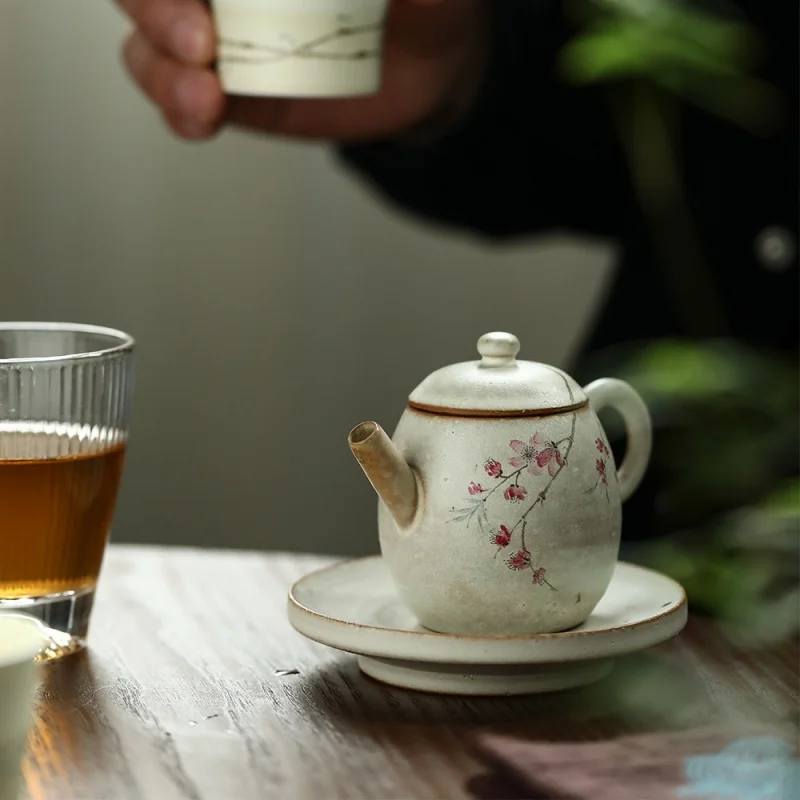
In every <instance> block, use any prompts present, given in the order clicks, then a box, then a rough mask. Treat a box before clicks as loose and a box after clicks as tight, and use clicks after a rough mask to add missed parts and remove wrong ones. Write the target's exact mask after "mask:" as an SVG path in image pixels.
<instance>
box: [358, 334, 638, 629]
mask: <svg viewBox="0 0 800 800" xmlns="http://www.w3.org/2000/svg"><path fill="white" fill-rule="evenodd" d="M519 350H520V343H519V340H518V339H517V338H516V336H513V335H512V334H509V333H499V332H497V333H487V334H486V335H484V336H482V337H481V338H480V340H479V341H478V352H479V353H480V355H481V359H480V360H479V361H469V362H464V363H459V364H452V365H450V366H447V367H443V368H442V369H439V370H437V371H436V372H433V373H432V374H431V375H429V376H428V377H427V378H426V379H425V380H424V381H422V383H421V384H420V385H419V386H418V387H417V388H416V389H414V391H413V392H412V393H411V395H410V397H409V403H408V407H407V408H406V410H405V411H404V412H403V415H402V417H401V419H400V422H399V424H398V426H397V429H396V431H395V433H394V436H393V437H392V438H391V439H390V438H389V436H387V434H386V433H385V432H384V431H383V429H382V428H381V427H380V426H379V425H378V424H377V423H375V422H364V423H362V424H361V425H358V426H356V427H355V428H354V429H353V430H352V431H351V432H350V436H349V444H350V448H351V449H352V451H353V454H354V455H355V457H356V459H357V460H358V461H359V463H360V464H361V467H362V468H363V470H364V472H365V473H366V475H367V477H368V478H369V480H370V482H371V483H372V485H373V487H374V488H375V490H376V492H377V493H378V495H379V497H380V502H379V508H378V532H379V537H380V545H381V552H382V554H383V558H384V560H385V562H386V565H387V567H388V569H389V572H390V574H391V575H392V578H393V580H394V582H395V584H396V587H397V591H398V594H399V595H400V598H401V599H402V600H403V602H404V603H405V604H406V605H407V606H408V607H409V608H410V609H411V610H412V611H413V612H414V614H415V615H416V617H417V619H418V620H419V622H420V624H421V625H423V626H424V627H426V628H428V629H430V630H433V631H437V632H440V633H456V634H477V635H481V634H483V635H501V634H537V633H553V632H557V631H564V630H568V629H570V628H573V627H575V626H576V625H580V624H581V623H582V622H584V621H585V620H586V619H587V618H588V617H589V615H590V614H591V612H592V610H593V609H594V607H595V606H596V605H597V603H598V602H599V600H600V598H601V597H602V596H603V594H604V593H605V591H606V589H607V588H608V585H609V583H610V581H611V577H612V574H613V571H614V567H615V565H616V563H617V558H618V556H619V546H620V536H621V528H622V503H623V501H624V500H626V499H627V498H628V497H630V495H631V494H633V492H634V491H635V490H636V488H637V486H638V485H639V483H640V481H641V479H642V477H643V475H644V473H645V470H646V468H647V465H648V462H649V459H650V452H651V447H652V429H651V422H650V415H649V413H648V411H647V407H646V406H645V404H644V402H643V401H642V399H641V397H640V396H639V395H638V394H637V393H636V392H635V391H634V389H633V388H631V386H629V385H628V384H627V383H625V382H623V381H620V380H616V379H613V378H603V379H600V380H597V381H595V382H593V383H591V384H589V385H588V386H586V387H584V388H581V387H580V386H579V385H578V384H577V383H576V382H575V381H574V380H573V379H572V378H571V377H570V376H569V375H567V374H566V373H565V372H563V371H562V370H560V369H557V368H555V367H551V366H548V365H546V364H540V363H537V362H533V361H523V360H518V359H517V357H516V356H517V353H518V352H519ZM608 406H610V407H613V408H616V409H617V411H618V412H619V413H620V415H621V416H622V419H623V421H624V423H625V427H626V431H627V437H628V444H627V451H626V453H625V456H624V459H623V462H622V464H621V465H620V466H619V468H617V466H616V465H615V463H614V458H613V456H612V454H611V450H610V448H609V446H608V441H607V437H606V434H605V431H604V430H603V427H602V425H601V423H600V420H599V419H598V417H597V413H598V412H599V411H600V409H601V408H604V407H608Z"/></svg>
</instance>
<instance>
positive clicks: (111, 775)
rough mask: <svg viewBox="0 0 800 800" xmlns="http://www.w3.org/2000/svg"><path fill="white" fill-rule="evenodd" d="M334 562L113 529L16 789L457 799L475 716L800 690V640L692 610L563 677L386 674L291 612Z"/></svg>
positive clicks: (664, 711)
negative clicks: (78, 644) (334, 645)
mask: <svg viewBox="0 0 800 800" xmlns="http://www.w3.org/2000/svg"><path fill="white" fill-rule="evenodd" d="M328 561H329V559H321V558H308V557H298V556H289V555H276V554H260V553H244V552H231V551H222V552H221V551H199V550H179V549H164V548H133V547H112V548H111V549H110V552H109V554H108V557H107V561H106V566H105V568H104V574H103V578H102V580H101V586H100V591H99V595H98V603H97V607H96V611H95V618H94V623H93V629H92V634H91V639H90V642H91V647H90V649H89V651H88V652H87V653H85V654H82V655H79V656H75V657H73V658H71V659H67V660H65V661H63V662H61V663H58V664H55V665H51V666H48V667H47V671H48V673H49V674H48V677H47V680H46V684H45V688H44V690H43V694H42V702H41V705H40V710H39V717H38V720H37V724H36V728H35V730H34V734H33V737H32V743H31V750H30V755H29V757H28V761H27V764H26V770H25V771H26V779H27V785H28V790H29V794H30V797H31V798H37V799H38V798H42V799H44V798H46V799H47V800H73V799H74V798H80V800H126V799H127V798H130V800H134V799H135V800H171V799H172V798H176V799H179V800H251V799H252V800H266V799H268V798H280V799H281V800H296V799H297V800H306V798H307V799H308V800H312V799H313V800H328V799H333V798H348V800H354V799H356V798H369V800H376V799H377V798H415V799H419V800H421V799H423V798H448V800H449V799H450V798H467V797H474V796H476V793H477V796H480V789H479V787H480V780H481V778H480V776H481V773H482V772H484V768H483V766H482V765H481V764H480V763H478V762H477V761H476V760H475V759H474V758H473V756H472V755H471V750H470V742H471V739H470V737H471V736H472V735H473V733H474V732H475V731H476V730H493V731H503V732H509V733H520V734H525V735H527V736H529V737H539V738H547V739H557V740H587V739H595V738H597V739H600V738H606V737H610V736H614V735H616V734H620V733H628V732H632V731H636V730H642V731H645V730H655V729H661V728H664V727H665V726H670V727H676V726H677V727H681V726H687V727H688V726H694V725H702V724H705V723H710V722H718V721H722V720H726V719H734V720H738V719H742V720H744V719H747V718H753V717H755V718H758V719H762V720H764V721H770V720H773V719H779V718H785V717H786V715H787V714H792V713H796V711H797V708H798V696H797V683H798V674H797V664H798V647H797V643H795V642H793V643H790V644H787V645H785V646H783V647H781V648H773V649H771V650H760V651H758V652H746V651H744V650H737V649H734V648H733V647H732V646H731V645H730V644H729V643H728V642H727V641H726V640H725V639H724V638H723V637H722V636H721V635H720V634H719V633H718V632H717V631H716V630H715V628H714V627H713V626H712V625H710V624H707V623H705V622H704V621H703V620H700V619H693V620H692V621H691V622H690V625H689V627H688V628H687V631H686V632H685V633H684V634H683V635H682V636H681V637H679V638H678V639H677V640H675V641H673V642H671V643H669V644H667V645H665V646H662V647H661V648H658V649H657V650H655V651H652V652H651V653H649V654H647V655H645V656H643V657H630V658H628V659H623V660H622V661H621V662H619V663H618V665H617V668H616V669H615V672H614V674H612V676H611V677H610V678H609V679H607V681H606V682H604V683H603V684H598V685H596V686H595V687H588V688H587V689H584V690H579V691H576V692H567V693H563V694H559V695H549V696H538V697H530V698H510V699H461V698H448V697H435V696H426V695H420V694H414V693H410V692H404V691H401V690H394V689H390V688H388V687H385V686H382V685H380V684H377V683H373V682H372V681H370V680H369V679H367V678H365V677H363V676H362V675H361V674H360V673H359V671H358V669H357V667H356V664H355V660H354V658H352V657H350V656H348V655H346V654H342V653H338V652H336V651H333V650H330V649H328V648H326V647H323V646H321V645H317V644H313V643H311V642H309V641H306V640H305V639H304V638H303V637H302V636H300V635H299V634H297V633H295V632H294V631H293V630H292V629H291V628H290V626H289V625H288V623H287V622H286V615H285V607H286V592H287V590H288V588H289V586H290V584H291V583H292V582H293V581H294V580H295V579H297V578H298V577H300V576H301V575H303V574H304V573H306V572H307V571H308V570H310V569H312V568H315V567H317V566H321V565H323V564H325V563H328ZM615 676H616V678H615ZM623 684H624V688H623ZM667 687H668V688H667Z"/></svg>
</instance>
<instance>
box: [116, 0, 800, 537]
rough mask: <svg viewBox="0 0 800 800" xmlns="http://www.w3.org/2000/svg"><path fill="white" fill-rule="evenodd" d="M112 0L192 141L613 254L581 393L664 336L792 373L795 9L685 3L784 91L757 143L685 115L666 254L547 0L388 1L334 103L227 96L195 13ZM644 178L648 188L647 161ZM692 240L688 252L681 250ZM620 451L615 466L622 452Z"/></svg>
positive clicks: (616, 134)
mask: <svg viewBox="0 0 800 800" xmlns="http://www.w3.org/2000/svg"><path fill="white" fill-rule="evenodd" d="M117 2H118V3H119V4H120V5H121V6H122V8H123V9H124V10H125V11H126V12H127V13H128V14H129V15H130V17H131V19H132V21H133V23H134V26H135V28H134V31H133V33H132V34H131V36H130V37H129V38H128V40H127V42H126V43H125V45H124V60H125V63H126V65H127V67H128V69H129V71H130V74H131V75H132V77H133V79H134V80H135V81H136V83H137V84H138V85H139V86H140V87H141V89H142V90H143V91H144V92H145V94H146V95H147V96H148V97H149V98H150V99H151V100H152V101H153V102H154V103H155V104H156V106H157V107H158V108H159V109H160V111H161V113H162V114H163V116H164V118H165V120H166V122H167V124H168V125H169V126H170V127H171V128H172V130H173V131H174V132H175V133H176V134H177V135H179V136H181V137H183V138H185V139H187V140H204V139H208V138H211V137H213V136H214V135H215V134H216V133H217V132H218V131H219V130H220V129H221V128H223V127H224V126H228V125H231V126H236V127H239V128H246V129H249V130H253V131H258V132H262V133H266V134H273V135H278V136H285V137H296V138H303V139H310V140H324V141H330V142H332V143H334V145H335V146H336V147H337V149H338V151H339V153H340V154H341V156H342V158H343V159H344V161H345V163H346V164H348V165H349V167H350V168H351V169H352V170H353V171H354V172H355V173H356V174H358V175H360V176H361V177H362V178H363V179H364V180H365V181H366V182H367V183H368V184H369V185H371V186H372V187H373V188H374V189H375V190H376V191H377V192H378V193H379V195H380V196H381V197H383V198H385V199H386V200H388V201H390V202H392V203H393V204H395V205H396V206H397V207H399V208H402V209H404V210H406V211H407V212H410V213H412V214H415V215H417V216H418V217H420V218H422V219H425V220H428V221H430V222H432V223H435V224H439V225H442V226H446V227H449V228H451V229H456V230H461V231H464V232H470V233H472V234H475V235H479V236H483V237H489V238H492V239H494V240H498V241H500V240H510V239H512V238H515V237H520V236H528V235H532V234H535V233H540V232H544V231H548V230H557V229H560V230H568V231H572V232H575V233H579V234H588V235H593V236H602V237H609V238H612V239H614V240H616V241H618V242H619V243H620V244H621V251H622V254H621V259H620V263H619V266H618V269H617V272H616V275H615V277H614V279H613V281H612V283H611V286H610V288H609V289H608V292H607V296H606V298H605V302H604V305H603V307H602V310H601V311H600V312H599V314H598V316H597V318H596V319H595V320H594V321H593V324H592V326H591V330H590V333H589V335H588V337H587V340H586V342H585V343H584V348H583V354H582V356H581V357H580V358H579V360H578V364H577V365H575V367H574V370H573V373H574V374H575V375H576V377H578V378H582V379H584V380H588V379H590V378H593V377H597V374H596V372H595V371H594V370H596V369H597V367H596V364H597V363H598V362H597V360H596V357H597V356H598V354H603V353H606V352H610V351H613V350H614V348H623V350H627V351H628V352H630V351H633V352H635V351H636V349H637V348H639V347H641V346H643V345H644V344H645V343H647V342H652V341H657V340H664V339H675V338H676V337H677V338H682V337H683V338H689V339H691V340H693V341H712V340H718V339H724V340H725V341H728V342H734V343H738V344H741V345H745V346H748V347H751V348H756V349H757V350H759V351H762V352H767V353H773V354H778V355H779V356H780V357H781V358H784V359H788V361H789V362H790V363H791V364H793V365H794V366H795V368H796V364H797V353H798V258H797V244H798V125H797V101H798V70H797V58H798V36H797V30H798V5H797V3H796V2H764V0H740V2H738V3H732V2H723V0H714V1H713V2H702V3H701V2H698V3H692V4H691V6H692V7H697V8H701V9H708V10H709V12H710V13H720V14H722V15H723V17H732V18H734V19H741V20H744V21H746V22H747V23H749V25H751V26H752V27H753V28H754V29H755V30H756V31H757V32H758V34H759V35H760V37H761V38H762V41H763V47H762V58H761V61H760V63H759V64H758V68H757V69H758V71H757V77H758V78H759V79H760V80H761V81H763V82H764V84H765V85H769V86H771V87H774V88H775V89H777V90H778V91H779V92H780V94H781V96H782V98H783V113H781V114H780V115H779V118H778V119H777V121H776V123H775V124H774V125H773V126H772V127H771V128H770V130H769V131H768V132H766V133H763V132H762V133H754V132H753V131H749V130H747V129H744V128H742V127H740V126H737V125H735V124H733V123H732V122H730V121H727V120H725V119H720V118H719V117H718V116H716V115H714V114H712V113H709V112H708V111H706V110H704V109H703V108H698V107H697V106H695V105H692V104H691V103H682V104H681V107H680V126H679V137H678V149H679V152H680V172H681V175H680V178H681V181H682V185H683V191H682V193H683V194H684V195H685V198H686V206H687V210H688V214H689V216H690V217H691V225H690V228H688V229H687V228H680V227H678V228H675V229H674V230H676V231H678V233H677V234H676V235H674V236H673V235H670V233H669V229H667V234H666V235H663V234H662V236H661V238H660V239H659V238H658V236H654V234H653V230H652V229H651V225H650V223H649V220H648V218H647V217H648V215H647V211H646V209H644V208H643V206H642V202H641V200H642V197H641V192H640V191H637V186H636V177H635V174H634V170H633V169H632V165H631V160H630V159H631V153H630V152H629V151H626V148H625V146H624V137H621V136H620V129H619V125H618V121H617V120H615V119H614V115H613V113H612V106H611V105H610V104H609V103H608V102H607V99H608V93H607V91H606V89H608V88H609V87H607V86H598V85H583V86H576V85H571V84H569V83H567V82H565V81H564V80H563V77H562V76H561V74H560V72H559V68H558V63H559V58H560V54H561V53H562V50H563V48H564V47H565V45H566V44H567V43H568V42H569V41H570V40H571V39H572V38H573V37H574V36H575V35H576V33H577V32H578V28H577V27H576V26H575V23H574V22H573V21H571V18H570V17H569V16H568V14H567V13H566V8H567V5H566V3H564V2H562V1H561V0H394V1H393V3H392V6H391V10H390V17H389V24H388V30H387V38H386V51H385V68H384V81H383V86H382V88H381V90H380V91H379V93H378V94H376V95H374V96H371V97H367V98H354V99H341V100H305V99H304V100H291V99H269V98H264V99H261V98H245V97H226V96H225V95H224V94H223V91H222V89H221V86H220V82H219V80H218V78H217V76H216V74H215V72H214V70H213V62H214V58H215V41H214V30H213V24H212V20H211V17H210V14H209V11H208V8H207V6H206V4H204V3H203V2H201V0H117ZM618 2H620V3H621V2H622V0H618ZM625 2H626V4H627V5H628V6H631V7H634V6H635V4H636V3H637V2H639V4H640V6H641V10H642V13H643V14H644V13H647V11H648V9H652V8H653V6H654V3H657V2H658V0H646V1H645V0H625ZM672 2H675V0H672ZM634 10H635V9H634ZM719 80H720V81H723V82H724V80H725V76H722V77H720V78H719ZM620 83H621V82H620ZM612 84H613V81H612ZM720 86H721V88H725V87H723V86H722V84H720ZM612 88H613V87H612ZM631 124H632V125H635V124H636V123H631ZM655 160H656V161H657V160H658V159H655ZM645 166H646V167H650V168H654V169H651V171H653V173H654V174H655V175H656V177H658V167H659V166H660V164H658V163H656V164H650V165H647V164H646V165H645ZM662 177H663V176H662ZM639 188H641V187H639ZM673 211H674V210H669V209H668V214H667V216H668V217H669V215H670V214H672V213H673ZM675 213H677V212H675ZM690 229H692V230H693V232H694V234H695V236H694V239H695V240H696V242H697V243H699V248H695V249H693V248H692V247H691V246H690V245H689V246H687V247H686V248H685V249H681V248H682V245H683V244H685V243H684V242H682V241H681V237H682V236H683V235H684V234H685V235H686V236H687V241H688V237H689V236H690V233H688V232H687V231H690ZM673 248H674V252H673V253H671V254H670V253H669V252H668V251H670V249H673ZM664 251H667V255H668V256H669V255H671V256H672V266H673V267H674V266H675V265H676V264H677V265H678V267H679V269H678V271H675V270H674V269H672V271H671V268H668V266H667V264H666V261H665V259H664V258H663V257H662V256H663V255H664ZM667 260H669V259H667ZM695 261H696V262H697V263H695ZM682 262H685V263H682ZM701 262H702V264H701ZM497 279H498V280H500V279H501V276H500V275H498V276H497ZM531 313H535V308H534V307H533V298H532V308H531ZM593 359H594V361H593ZM593 363H594V364H595V366H594V367H593V366H592V364H593ZM789 448H790V450H791V451H792V453H793V455H790V457H789V458H788V464H789V465H788V467H787V469H788V471H789V472H790V473H791V474H792V475H796V466H797V465H796V458H795V457H796V440H795V441H794V442H793V443H792V442H790V443H789ZM615 450H617V453H616V455H617V458H619V456H620V452H619V443H618V442H616V443H615ZM655 451H656V454H658V453H659V444H658V440H657V443H656V450H655ZM687 457H688V456H687ZM674 468H675V465H674V464H673V465H672V466H669V465H667V466H666V467H664V466H660V464H659V461H658V458H656V459H655V460H654V464H653V468H652V469H651V470H650V474H649V476H648V478H647V480H646V481H645V484H644V485H643V487H642V489H640V491H639V492H638V493H637V494H636V495H635V496H634V498H633V499H632V500H631V501H630V502H629V503H628V505H627V506H626V532H625V539H626V540H630V539H636V538H641V537H648V536H651V535H653V534H657V533H663V532H664V531H663V528H664V523H663V521H662V519H661V517H662V515H661V514H660V512H659V506H658V487H659V486H660V485H661V482H663V480H664V475H663V472H664V471H665V470H666V471H667V472H669V470H670V469H674ZM747 468H748V465H747V464H744V463H743V464H742V469H747Z"/></svg>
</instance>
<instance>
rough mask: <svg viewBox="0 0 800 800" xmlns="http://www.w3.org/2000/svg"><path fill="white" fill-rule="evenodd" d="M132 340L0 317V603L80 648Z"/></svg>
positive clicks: (121, 430) (121, 453)
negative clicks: (31, 618)
mask: <svg viewBox="0 0 800 800" xmlns="http://www.w3.org/2000/svg"><path fill="white" fill-rule="evenodd" d="M133 351H134V341H133V339H132V338H131V337H130V336H128V335H127V334H125V333H122V332H121V331H115V330H111V329H110V328H99V327H95V326H92V325H74V324H67V323H48V322H0V612H3V611H10V610H14V611H25V612H27V613H29V614H32V615H33V616H36V617H38V618H39V619H41V620H42V621H43V622H44V624H45V625H46V626H47V628H48V629H49V631H50V634H51V636H52V639H53V647H52V648H51V650H50V651H49V656H50V657H52V658H58V657H60V656H62V655H66V654H68V653H71V652H74V651H76V650H79V649H81V648H82V647H84V646H85V643H86V636H87V633H88V628H89V619H90V614H91V610H92V603H93V600H94V592H95V587H96V585H97V579H98V576H99V574H100V567H101V564H102V561H103V554H104V552H105V548H106V543H107V541H108V536H109V531H110V528H111V521H112V519H113V516H114V507H115V505H116V500H117V491H118V489H119V484H120V480H121V477H122V469H123V463H124V460H125V447H126V444H127V441H128V424H129V418H130V410H131V396H132V389H133Z"/></svg>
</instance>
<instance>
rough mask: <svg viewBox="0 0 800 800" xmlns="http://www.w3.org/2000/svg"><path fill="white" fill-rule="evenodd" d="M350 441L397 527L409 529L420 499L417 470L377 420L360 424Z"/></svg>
mask: <svg viewBox="0 0 800 800" xmlns="http://www.w3.org/2000/svg"><path fill="white" fill-rule="evenodd" d="M347 441H348V444H349V445H350V449H351V450H352V451H353V455H354V456H355V457H356V460H357V461H358V463H359V464H361V468H362V469H363V470H364V473H365V474H366V476H367V478H369V482H370V483H371V484H372V487H373V488H374V489H375V491H376V492H377V493H378V496H379V497H380V498H381V500H382V501H383V504H384V505H385V506H386V508H387V509H388V510H389V513H390V514H391V515H392V517H393V518H394V521H395V522H396V523H397V525H398V527H400V528H407V527H408V526H409V525H410V524H411V523H412V521H413V520H414V516H415V515H416V513H417V503H418V500H419V498H418V491H417V479H416V476H415V475H414V471H413V470H412V469H411V467H409V466H408V464H407V463H406V461H405V459H404V458H403V457H402V456H401V455H400V453H399V451H398V450H397V448H396V447H395V445H394V444H393V442H392V440H391V439H390V438H389V437H388V436H387V435H386V431H384V430H383V428H381V426H380V425H378V424H377V423H376V422H362V423H361V424H360V425H357V426H356V427H355V428H353V430H352V431H350V435H349V436H348V438H347Z"/></svg>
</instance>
